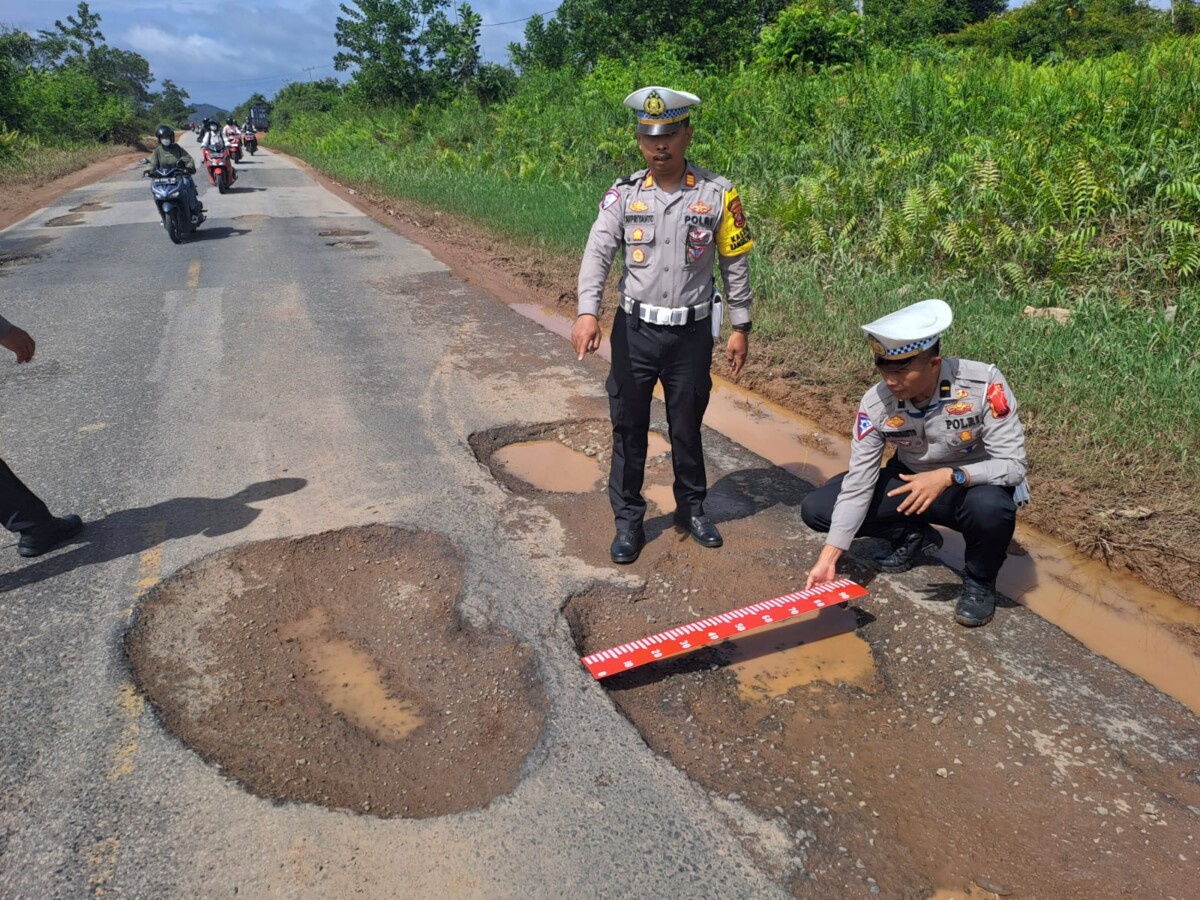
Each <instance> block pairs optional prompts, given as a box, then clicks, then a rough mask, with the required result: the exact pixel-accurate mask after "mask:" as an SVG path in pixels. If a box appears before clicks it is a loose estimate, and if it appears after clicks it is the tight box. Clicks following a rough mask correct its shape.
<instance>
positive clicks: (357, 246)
mask: <svg viewBox="0 0 1200 900" xmlns="http://www.w3.org/2000/svg"><path fill="white" fill-rule="evenodd" d="M328 246H330V247H336V248H337V249H339V250H370V249H371V248H373V247H378V246H379V244H378V243H377V242H376V241H329V242H328Z"/></svg>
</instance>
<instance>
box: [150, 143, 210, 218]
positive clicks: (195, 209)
mask: <svg viewBox="0 0 1200 900" xmlns="http://www.w3.org/2000/svg"><path fill="white" fill-rule="evenodd" d="M154 137H155V138H156V139H157V140H158V144H157V146H155V148H154V152H153V153H152V154H150V159H149V160H147V162H148V163H149V166H148V168H147V169H146V172H147V173H150V172H153V171H154V170H155V169H182V170H183V171H184V173H185V174H184V176H183V192H184V194H185V195H186V196H187V199H188V209H190V210H191V213H192V215H193V216H197V217H199V218H200V219H201V220H203V218H204V207H203V206H202V205H201V204H200V198H199V196H197V194H196V182H194V181H192V176H193V175H195V174H196V161H195V160H194V159H192V157H191V154H190V153H188V152H187V151H186V150H184V149H183V148H182V147H180V146H179V145H178V144H177V143H175V132H174V131H172V130H171V126H169V125H159V126H158V127H157V128H156V129H154Z"/></svg>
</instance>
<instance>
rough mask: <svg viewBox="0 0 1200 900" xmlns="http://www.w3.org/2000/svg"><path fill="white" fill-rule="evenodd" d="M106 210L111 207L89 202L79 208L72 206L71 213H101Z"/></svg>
mask: <svg viewBox="0 0 1200 900" xmlns="http://www.w3.org/2000/svg"><path fill="white" fill-rule="evenodd" d="M105 209H109V207H107V206H105V205H104V204H103V203H94V202H92V201H88V202H87V203H81V204H79V205H78V206H72V207H71V212H73V213H85V212H100V211H101V210H105Z"/></svg>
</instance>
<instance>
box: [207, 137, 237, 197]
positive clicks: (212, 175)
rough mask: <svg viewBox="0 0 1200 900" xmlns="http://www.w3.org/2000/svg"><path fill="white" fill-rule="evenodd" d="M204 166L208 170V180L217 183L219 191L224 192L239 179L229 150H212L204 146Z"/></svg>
mask: <svg viewBox="0 0 1200 900" xmlns="http://www.w3.org/2000/svg"><path fill="white" fill-rule="evenodd" d="M204 168H205V169H207V170H208V180H209V182H210V183H211V184H213V185H215V186H216V188H217V191H218V192H219V193H222V194H224V193H225V192H226V191H228V190H229V186H230V185H231V184H233V183H234V182H235V181H237V172H236V171H234V168H233V165H232V164H231V163H230V162H229V151H228V150H210V149H208V148H207V147H205V148H204Z"/></svg>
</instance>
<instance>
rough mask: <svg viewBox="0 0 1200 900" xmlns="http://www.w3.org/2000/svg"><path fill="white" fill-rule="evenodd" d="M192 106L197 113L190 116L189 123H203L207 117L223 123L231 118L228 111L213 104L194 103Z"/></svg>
mask: <svg viewBox="0 0 1200 900" xmlns="http://www.w3.org/2000/svg"><path fill="white" fill-rule="evenodd" d="M192 106H194V107H195V108H196V111H195V112H194V113H192V114H191V115H190V116H188V121H189V122H201V121H203V119H204V117H205V116H208V117H209V118H210V119H217V120H218V121H222V122H223V121H225V119H226V118H228V116H229V111H228V110H225V109H221V107H219V106H213V105H212V104H211V103H193V104H192Z"/></svg>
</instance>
